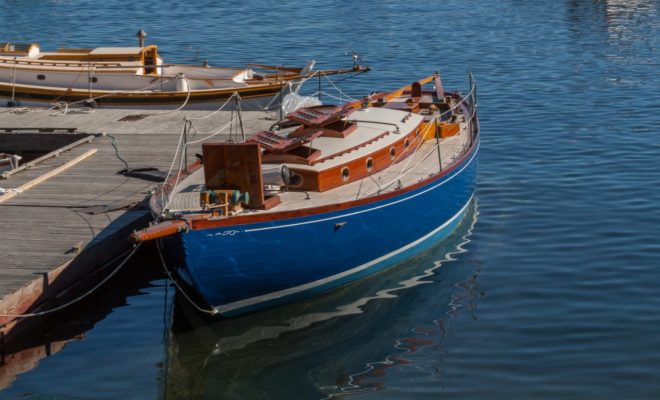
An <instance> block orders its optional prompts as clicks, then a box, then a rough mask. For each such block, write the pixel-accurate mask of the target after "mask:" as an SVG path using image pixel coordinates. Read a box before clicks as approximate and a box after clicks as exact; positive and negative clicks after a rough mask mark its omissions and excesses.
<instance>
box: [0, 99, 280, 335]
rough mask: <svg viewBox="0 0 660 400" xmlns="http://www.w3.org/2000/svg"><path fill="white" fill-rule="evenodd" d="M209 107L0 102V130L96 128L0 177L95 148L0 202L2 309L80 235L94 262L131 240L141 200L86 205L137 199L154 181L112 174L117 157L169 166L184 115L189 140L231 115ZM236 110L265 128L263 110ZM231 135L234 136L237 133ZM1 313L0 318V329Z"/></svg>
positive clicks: (41, 168)
mask: <svg viewBox="0 0 660 400" xmlns="http://www.w3.org/2000/svg"><path fill="white" fill-rule="evenodd" d="M135 114H148V116H147V117H145V118H143V119H139V120H137V121H131V122H128V121H120V119H122V118H123V117H125V116H127V115H135ZM210 114H211V113H210V112H206V111H185V112H182V111H177V112H161V111H151V110H149V111H141V110H95V111H94V112H92V113H81V112H71V113H68V114H62V113H60V112H53V111H49V110H45V109H31V110H30V111H29V112H24V110H19V109H3V110H0V132H3V129H4V128H10V127H15V128H21V129H23V128H34V129H44V128H62V129H65V128H75V129H77V131H78V132H79V133H85V134H95V135H98V136H96V137H95V138H94V139H93V140H92V142H91V143H85V144H82V145H79V146H77V147H74V148H72V149H70V150H67V151H65V152H63V153H62V154H60V155H59V156H58V157H53V158H50V159H48V160H46V161H43V162H42V163H40V164H38V165H37V166H35V167H33V168H29V169H26V170H24V171H21V172H18V173H16V174H14V175H12V176H10V177H9V178H8V179H4V180H2V179H0V187H2V188H5V189H10V188H18V187H20V186H21V185H23V184H25V183H26V182H30V181H32V180H34V179H37V178H39V177H40V176H42V175H43V174H44V173H46V172H48V171H51V170H53V169H54V168H57V167H58V166H61V165H64V164H66V163H67V162H70V161H71V160H73V159H74V158H76V157H78V156H80V155H81V154H84V153H85V152H87V151H89V150H90V149H94V148H95V149H98V150H97V152H96V154H94V155H93V156H91V157H90V158H88V159H86V160H84V161H82V162H80V163H78V164H76V165H74V166H72V167H70V168H69V169H67V170H65V171H63V172H61V173H60V174H59V175H56V176H54V177H51V178H49V179H47V180H45V181H44V182H41V183H39V184H38V185H36V186H34V187H32V188H30V189H29V190H27V191H25V192H23V193H20V194H18V195H16V196H15V197H13V198H11V199H8V200H6V201H5V202H3V203H0V314H2V312H3V310H6V309H13V308H12V307H14V306H16V304H18V303H17V300H16V298H15V297H16V295H15V294H16V293H19V291H20V290H21V289H23V288H26V287H27V286H28V285H31V284H32V285H33V284H34V282H35V280H38V279H42V278H41V277H40V275H39V274H43V273H51V272H52V271H53V270H55V269H56V268H57V267H58V266H60V265H62V264H63V263H65V262H67V261H69V260H71V259H72V258H74V257H75V254H73V253H71V250H72V248H74V247H75V246H77V245H79V244H80V243H82V247H83V252H84V253H85V256H86V257H88V258H90V259H93V260H95V262H102V261H104V260H108V259H111V258H113V257H114V256H116V255H118V254H120V253H121V252H122V251H124V250H126V249H127V248H129V246H130V244H129V242H128V240H127V237H126V235H127V233H128V232H130V231H131V230H132V229H134V228H136V227H137V226H136V225H135V224H136V223H138V222H140V221H141V223H144V221H147V220H148V218H149V217H148V214H149V213H148V210H147V209H146V208H145V207H144V206H142V207H141V208H140V206H139V205H138V206H137V207H136V208H133V209H129V210H114V211H109V212H105V213H98V214H89V213H86V212H85V211H86V210H85V208H86V207H100V206H107V205H118V204H129V203H134V204H139V203H140V202H143V201H144V200H145V198H146V197H147V196H148V194H149V193H150V192H151V191H152V190H153V189H154V188H155V187H156V186H157V182H153V181H148V180H144V179H141V178H137V177H128V176H124V175H121V174H118V172H119V171H120V170H122V169H124V168H126V165H125V164H124V162H123V161H122V160H121V159H123V160H124V161H125V162H126V163H127V164H128V166H129V168H155V169H157V170H159V171H161V172H163V173H167V171H168V170H169V168H170V165H171V163H172V158H173V156H174V154H175V150H176V147H177V144H178V143H179V138H180V135H181V132H182V129H183V124H184V118H186V117H188V118H198V119H194V120H193V125H194V126H195V129H196V130H197V132H198V133H197V135H196V136H195V137H194V138H191V139H190V140H191V141H192V140H199V139H202V138H204V137H206V136H207V135H209V134H211V133H214V132H216V131H218V129H220V128H221V127H222V126H224V125H226V124H227V123H228V122H229V121H230V118H231V115H230V112H225V111H222V112H219V113H216V114H214V115H212V116H211V117H210V118H205V117H207V116H209V115H210ZM242 114H243V124H244V126H245V129H246V133H248V134H249V133H250V132H254V131H258V130H262V129H267V128H268V127H269V126H270V125H271V124H272V123H273V121H272V120H270V119H267V116H266V114H265V113H262V112H243V113H242ZM199 118H205V119H199ZM235 133H236V132H235ZM15 134H17V135H20V134H21V133H15ZM101 134H103V135H101ZM228 138H229V136H228V135H224V134H223V135H216V136H214V137H213V139H214V140H219V141H225V140H227V139H228ZM234 139H235V140H240V134H239V135H237V136H234ZM1 150H2V149H0V151H1ZM200 150H201V144H200V143H198V144H194V145H191V146H190V148H189V151H188V160H189V162H192V161H194V159H195V153H196V152H200ZM117 153H118V154H117ZM118 155H119V157H121V159H120V158H119V157H118ZM108 249H112V251H110V252H108ZM90 252H91V255H90V254H89V253H90ZM105 252H108V253H109V254H105ZM112 253H114V254H112ZM79 258H80V257H79ZM73 264H75V263H72V264H71V265H73ZM93 267H96V266H93ZM92 269H93V268H92ZM83 273H84V274H89V271H85V272H81V274H83ZM12 302H13V303H12ZM6 321H7V319H6V318H5V320H4V321H3V320H2V318H0V330H2V329H4V328H3V323H6Z"/></svg>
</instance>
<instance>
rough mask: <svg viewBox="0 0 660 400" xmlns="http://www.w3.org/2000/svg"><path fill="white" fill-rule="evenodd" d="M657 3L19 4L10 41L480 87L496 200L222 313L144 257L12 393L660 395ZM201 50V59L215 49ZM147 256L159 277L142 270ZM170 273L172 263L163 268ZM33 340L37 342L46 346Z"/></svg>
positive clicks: (0, 11) (485, 185) (26, 0)
mask: <svg viewBox="0 0 660 400" xmlns="http://www.w3.org/2000/svg"><path fill="white" fill-rule="evenodd" d="M659 7H660V4H659V2H658V1H649V0H635V1H633V0H630V1H623V0H617V1H614V0H609V1H607V0H603V1H592V0H558V1H535V2H530V1H518V0H501V1H485V2H484V1H476V0H463V1H458V0H447V1H442V2H428V1H425V2H411V1H409V2H400V1H361V2H321V1H292V2H266V1H253V2H234V1H231V2H215V1H197V2H179V1H168V0H162V1H159V2H154V3H147V2H123V1H118V0H106V1H104V2H97V1H82V0H81V1H73V0H72V1H67V0H59V1H55V0H53V1H45V0H42V1H37V0H32V1H30V0H20V1H19V0H4V1H2V2H0V38H2V39H4V40H13V41H38V42H40V43H41V44H42V47H44V48H46V47H54V46H58V45H61V44H65V45H68V46H93V45H99V44H107V45H119V44H127V45H132V44H133V43H134V42H135V38H134V36H133V35H134V33H135V32H136V31H137V30H138V29H139V28H140V27H142V28H144V29H145V30H146V31H147V32H148V34H149V39H150V40H151V41H153V42H156V43H158V44H160V46H161V50H162V51H163V53H164V54H165V56H166V57H168V58H167V59H168V60H170V61H190V60H194V59H198V60H201V59H209V61H210V62H211V64H216V65H220V64H232V65H234V64H236V65H238V64H243V63H246V62H270V63H280V64H281V63H286V64H289V65H293V64H303V63H304V62H305V61H306V60H307V59H309V58H315V59H317V60H318V61H319V63H320V65H322V66H328V67H329V66H343V65H346V64H347V63H350V60H349V59H348V58H347V56H345V54H344V53H345V52H346V49H348V48H353V49H355V50H357V51H358V52H360V53H361V54H362V55H363V56H364V58H365V59H366V60H367V61H368V63H369V64H370V65H371V66H372V67H373V68H374V70H373V71H372V72H371V73H369V74H367V75H363V76H361V77H360V78H359V79H358V78H355V79H351V80H348V81H345V82H342V83H341V84H342V87H343V88H344V89H345V90H346V91H347V92H349V93H352V94H355V95H358V94H364V93H366V92H369V91H372V90H378V89H387V88H393V87H398V86H401V85H403V84H406V83H409V82H410V81H411V80H412V79H414V78H416V77H420V76H423V75H426V74H428V73H431V72H433V71H434V70H436V69H440V70H441V72H442V73H443V78H444V82H445V86H449V87H454V88H462V87H465V75H466V72H467V71H468V70H472V71H473V73H474V74H475V76H476V77H477V79H478V82H479V93H480V118H481V122H482V146H481V156H480V172H479V183H478V190H477V201H476V204H475V205H474V206H473V208H472V210H471V213H470V215H469V216H468V218H467V219H466V221H465V223H464V224H463V225H461V227H460V228H459V229H458V230H457V232H456V234H455V235H454V236H452V237H451V238H450V239H449V240H447V241H445V242H444V243H442V244H440V245H439V246H437V247H436V248H434V249H433V250H432V251H430V252H427V253H425V254H422V255H420V256H418V257H416V258H414V259H411V260H409V261H408V262H406V263H404V264H402V265H400V266H399V267H397V268H395V269H393V270H391V271H389V272H387V273H385V274H382V275H379V276H377V277H375V278H373V279H370V280H367V281H364V282H361V283H360V284H358V285H354V286H352V287H349V288H346V289H344V290H342V291H338V292H335V293H332V294H330V295H327V296H324V297H322V298H319V299H316V300H314V301H310V302H307V303H302V304H297V305H294V306H289V307H283V308H280V309H276V310H272V311H269V312H265V313H260V314H256V315H253V316H248V317H245V318H240V319H236V320H233V321H229V322H216V323H203V321H200V317H199V316H197V315H195V314H194V313H192V312H191V311H190V310H188V309H187V308H186V307H185V306H182V304H183V303H184V302H179V301H175V299H176V298H177V297H178V296H175V295H174V294H173V289H172V288H171V287H170V288H168V287H167V285H166V281H165V280H164V279H162V276H161V275H159V274H158V272H157V270H158V260H157V259H156V258H154V254H153V253H149V252H146V253H145V254H143V257H142V258H141V259H139V260H137V261H135V262H134V263H133V265H131V266H130V267H129V270H127V273H126V274H125V275H124V279H125V280H128V282H129V283H122V284H119V283H117V282H114V283H113V284H112V285H110V286H109V287H108V288H106V290H104V291H103V292H100V293H99V294H97V295H96V296H95V297H94V298H93V299H90V301H89V302H86V303H85V304H82V305H80V306H79V307H78V308H77V309H74V310H70V311H68V312H66V313H63V314H62V315H60V316H58V317H57V318H56V319H53V320H50V321H47V322H46V324H45V325H46V327H45V328H44V335H43V337H41V338H40V340H41V342H39V341H38V340H37V341H36V343H41V344H44V343H49V340H53V341H54V340H62V339H63V338H64V337H66V338H71V337H73V336H76V337H77V339H74V340H73V341H70V342H68V344H67V345H66V346H65V347H64V348H63V349H61V350H60V351H57V352H56V351H51V354H52V355H51V356H50V357H47V358H44V359H42V360H41V361H40V362H39V364H38V366H37V367H36V368H34V369H32V370H31V371H29V372H25V373H23V374H21V375H19V376H18V377H17V378H16V380H15V381H14V382H13V384H12V385H11V386H10V387H9V388H8V389H5V390H4V391H1V392H0V398H8V399H13V398H36V399H52V398H56V399H81V398H84V399H115V398H126V399H144V398H168V399H174V398H200V399H201V398H204V399H211V398H236V399H251V398H265V399H267V398H301V399H303V398H310V399H318V398H325V397H331V396H335V395H340V394H343V395H351V396H352V397H354V398H378V399H383V398H392V399H402V398H405V399H418V398H419V399H422V398H433V399H437V398H452V399H455V398H465V399H484V398H488V399H500V398H501V399H511V398H521V399H528V398H534V399H541V398H542V399H557V398H571V399H578V398H579V399H603V398H625V399H650V398H657V397H660V350H659V349H660V211H659V210H658V208H657V207H658V205H659V204H660V190H659V188H660V78H658V76H660V73H659V71H660V68H659V63H660V44H659V39H660V33H659V32H658V28H659V27H660V20H659V18H658V8H659ZM197 53H199V55H198V56H197ZM137 270H142V271H145V272H144V273H143V274H142V275H140V276H135V274H130V273H129V272H130V271H137ZM149 271H151V272H149ZM26 346H27V345H26Z"/></svg>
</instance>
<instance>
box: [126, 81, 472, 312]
mask: <svg viewBox="0 0 660 400" xmlns="http://www.w3.org/2000/svg"><path fill="white" fill-rule="evenodd" d="M425 86H432V87H431V88H425ZM478 151H479V123H478V119H477V114H476V83H475V82H474V80H473V79H472V77H471V75H470V86H469V91H468V93H467V94H465V95H463V94H461V93H459V92H446V91H444V89H443V85H442V82H441V79H440V76H439V75H438V74H435V75H432V76H429V77H426V78H424V79H421V80H419V81H415V82H413V83H412V84H410V85H407V86H405V87H403V88H400V89H398V90H395V91H392V92H387V93H377V94H372V95H370V96H367V97H365V98H363V99H360V100H358V101H353V102H350V103H347V104H344V105H339V106H333V105H322V106H315V107H307V108H301V109H298V110H296V111H294V112H293V113H290V114H288V115H287V116H286V117H285V118H284V119H283V120H281V121H279V122H277V123H276V124H275V125H273V126H272V127H271V128H270V129H269V130H266V131H261V132H257V133H255V134H254V135H252V136H251V137H249V138H248V139H247V140H246V141H244V142H242V143H204V144H203V152H202V153H203V154H202V157H201V159H200V160H198V161H197V162H196V163H194V164H193V165H190V166H189V167H188V168H187V170H186V171H185V172H184V173H182V174H180V175H179V176H176V177H174V178H172V179H171V180H170V181H169V182H166V183H165V184H164V185H162V186H161V187H160V188H159V189H158V191H157V192H156V193H155V194H154V195H153V196H152V199H151V208H152V212H153V213H154V215H157V216H158V218H159V223H157V224H154V225H152V226H150V227H148V228H146V229H144V230H142V231H138V232H136V233H135V234H134V235H133V239H134V240H135V241H148V240H157V241H158V243H159V248H160V249H162V250H163V254H164V261H165V262H166V264H167V265H168V267H169V268H171V269H172V270H174V271H175V272H176V279H177V280H178V281H179V282H180V283H181V284H183V285H184V287H186V288H193V289H194V290H195V291H196V293H197V294H198V296H199V297H200V298H201V299H203V300H204V302H206V303H207V304H208V305H209V306H210V307H211V308H212V309H213V310H214V313H217V314H220V315H222V316H227V317H231V316H237V315H241V314H245V313H249V312H253V311H256V310H259V309H263V308H266V307H272V306H275V305H278V304H283V303H287V302H292V301H296V300H300V299H305V298H309V297H311V296H314V295H317V294H319V293H323V292H326V291H328V290H331V289H333V288H337V287H340V286H343V285H346V284H349V283H351V282H354V281H356V280H358V279H361V278H364V277H366V276H369V275H372V274H374V273H377V272H379V271H382V270H383V269H386V268H389V267H391V266H393V265H395V264H397V263H399V262H401V261H403V260H405V259H407V258H409V257H411V256H412V255H414V254H416V253H418V252H420V251H422V250H424V249H425V248H428V247H429V246H431V245H433V244H435V243H437V242H438V241H440V240H442V239H443V238H445V237H447V236H448V235H450V234H451V232H452V231H453V230H454V228H455V227H456V226H457V225H458V224H459V223H460V222H461V220H462V218H463V217H464V215H465V214H466V210H467V209H468V205H469V204H470V202H471V200H472V198H473V193H474V188H475V180H476V173H477V155H478Z"/></svg>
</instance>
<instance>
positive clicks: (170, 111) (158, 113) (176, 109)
mask: <svg viewBox="0 0 660 400" xmlns="http://www.w3.org/2000/svg"><path fill="white" fill-rule="evenodd" d="M181 79H183V80H184V81H185V82H186V87H187V88H188V94H187V95H186V100H184V102H183V104H181V105H180V106H179V108H175V109H174V110H165V111H161V112H156V113H151V114H148V115H165V114H169V113H173V112H177V111H181V110H183V108H184V107H185V106H186V105H187V104H188V100H190V93H191V91H192V89H190V84H189V83H188V79H186V77H185V76H182V77H181Z"/></svg>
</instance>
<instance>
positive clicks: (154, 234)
mask: <svg viewBox="0 0 660 400" xmlns="http://www.w3.org/2000/svg"><path fill="white" fill-rule="evenodd" d="M186 229H188V224H187V223H186V222H185V221H182V220H180V219H176V220H169V221H163V222H161V223H159V224H156V225H151V226H150V227H148V228H144V229H141V230H139V231H135V232H133V234H132V235H131V240H132V241H133V242H135V243H139V242H147V241H149V240H154V239H160V238H164V237H167V236H172V235H174V234H176V233H178V232H181V231H184V230H186Z"/></svg>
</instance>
